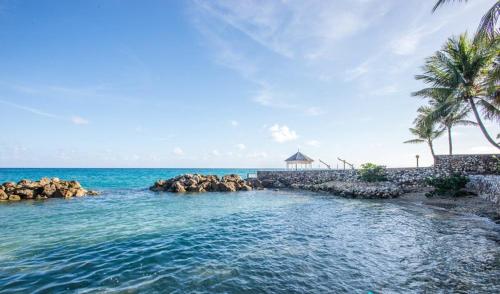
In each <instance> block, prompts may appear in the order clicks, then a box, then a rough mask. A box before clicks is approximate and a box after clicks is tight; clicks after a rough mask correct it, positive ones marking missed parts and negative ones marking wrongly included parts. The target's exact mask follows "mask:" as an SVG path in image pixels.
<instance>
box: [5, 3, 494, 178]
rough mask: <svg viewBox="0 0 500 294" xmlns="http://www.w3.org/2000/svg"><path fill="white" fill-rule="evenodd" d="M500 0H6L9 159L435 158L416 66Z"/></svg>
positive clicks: (475, 145) (471, 146)
mask: <svg viewBox="0 0 500 294" xmlns="http://www.w3.org/2000/svg"><path fill="white" fill-rule="evenodd" d="M495 1H496V0H475V1H469V2H468V3H467V4H463V3H456V4H450V5H448V6H445V7H443V8H442V9H440V10H438V11H437V12H436V13H434V14H433V13H431V9H432V6H433V4H434V1H433V0H427V1H423V0H405V1H401V0H335V1H334V0H332V1H325V0H318V1H302V0H296V1H293V0H281V1H246V0H243V1H229V0H228V1H202V0H192V1H190V0H186V1H160V0H158V1H155V0H148V1H123V0H106V1H103V0H100V1H97V0H85V1H83V0H81V1H55V0H48V1H17V0H0V64H1V66H0V133H1V134H2V135H1V136H0V167H253V168H259V167H284V159H286V158H287V157H288V156H290V155H292V154H293V153H295V152H296V151H297V150H298V149H300V151H301V152H303V153H305V154H307V155H308V156H310V157H312V158H314V159H316V163H315V164H314V166H315V167H317V166H318V161H317V160H318V159H321V160H323V161H325V162H327V163H330V164H331V165H333V166H334V167H335V166H336V165H337V163H338V161H337V157H340V158H343V159H346V160H347V161H349V162H352V163H354V164H355V165H358V166H359V164H362V163H364V162H374V163H377V164H382V165H386V166H388V167H405V166H414V165H415V155H417V154H419V155H420V160H421V164H422V165H429V164H431V162H432V159H431V156H430V153H429V150H428V148H427V146H426V145H410V144H403V141H405V140H408V139H411V138H412V136H411V135H410V133H409V131H408V128H409V127H411V125H412V121H413V119H414V117H415V111H416V109H417V108H418V106H420V105H422V104H424V103H425V101H423V100H422V99H420V98H415V97H412V96H411V92H413V91H416V90H418V89H420V88H423V87H424V85H423V84H422V83H421V82H419V81H415V79H414V76H415V75H416V74H418V73H420V72H421V70H420V67H421V66H422V64H423V62H424V59H425V57H427V56H429V55H431V54H433V53H434V52H435V51H436V50H438V49H439V48H440V47H441V46H442V44H443V43H444V42H445V41H446V39H447V38H448V37H450V36H453V35H458V34H460V33H462V32H465V31H468V32H469V33H471V34H472V33H473V32H474V31H475V29H476V28H477V25H478V23H479V21H480V18H481V16H482V14H483V13H484V12H485V11H486V10H487V9H488V8H489V7H491V5H492V4H493V3H494V2H495ZM487 127H488V129H489V130H490V132H491V133H492V134H494V135H496V134H497V133H499V132H500V126H498V124H497V123H493V122H489V123H487ZM453 138H454V142H455V144H454V150H455V152H456V153H495V152H496V150H495V148H494V147H491V146H490V145H489V143H488V142H487V141H486V139H485V138H484V137H483V136H482V134H481V132H480V130H479V129H478V128H476V127H457V128H455V129H454V131H453ZM435 145H436V152H437V153H438V154H445V153H446V152H447V148H448V146H447V138H446V137H442V138H440V139H438V140H437V141H436V143H435Z"/></svg>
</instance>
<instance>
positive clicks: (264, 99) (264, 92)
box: [252, 88, 297, 108]
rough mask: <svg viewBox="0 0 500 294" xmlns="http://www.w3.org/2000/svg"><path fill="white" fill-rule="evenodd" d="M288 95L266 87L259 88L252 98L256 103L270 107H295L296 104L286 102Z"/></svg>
mask: <svg viewBox="0 0 500 294" xmlns="http://www.w3.org/2000/svg"><path fill="white" fill-rule="evenodd" d="M289 96H290V95H284V94H277V93H274V92H272V91H270V90H269V89H267V88H263V89H261V90H260V91H259V92H258V93H257V95H255V96H254V97H253V98H252V100H253V101H254V102H256V103H257V104H260V105H262V106H266V107H272V108H296V107H297V106H296V105H294V104H291V103H289V102H287V100H289V98H290V97H289Z"/></svg>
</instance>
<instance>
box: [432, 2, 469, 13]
mask: <svg viewBox="0 0 500 294" xmlns="http://www.w3.org/2000/svg"><path fill="white" fill-rule="evenodd" d="M462 1H464V2H467V0H438V1H437V2H436V4H435V5H434V7H433V8H432V12H434V11H436V10H437V9H438V8H439V7H441V6H443V5H445V4H446V3H448V2H462Z"/></svg>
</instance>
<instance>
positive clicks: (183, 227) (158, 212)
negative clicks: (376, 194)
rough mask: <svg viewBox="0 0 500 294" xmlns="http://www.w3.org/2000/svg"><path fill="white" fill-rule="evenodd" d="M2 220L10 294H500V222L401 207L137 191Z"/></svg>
mask: <svg viewBox="0 0 500 294" xmlns="http://www.w3.org/2000/svg"><path fill="white" fill-rule="evenodd" d="M0 211H1V214H0V223H2V224H3V225H2V226H1V227H0V292H2V293H19V292H29V293H53V292H62V291H70V292H72V291H74V292H78V293H101V292H132V293H135V292H147V293H164V292H172V293H187V292H192V293H205V292H217V293H220V292H226V293H256V292H263V293H305V292H307V293H309V292H314V293H339V292H349V293H352V292H356V293H357V292H365V293H366V292H367V291H373V292H383V293H391V292H393V293H398V292H448V291H449V292H458V293H467V292H485V293H486V292H491V293H498V292H500V286H499V285H500V280H499V279H500V278H499V277H500V249H499V246H498V240H500V230H499V228H498V225H497V224H494V223H492V222H489V221H488V220H486V219H482V218H474V217H468V216H460V215H452V214H448V213H446V212H443V211H437V210H431V209H428V208H423V207H415V206H405V205H404V204H401V203H399V204H396V203H391V202H377V201H362V200H346V199H339V198H335V197H324V196H321V195H317V194H312V193H292V192H275V191H262V192H248V193H230V194H217V193H215V194H210V195H209V194H207V195H203V196H201V195H185V196H177V195H171V194H153V193H150V192H148V191H145V190H142V189H141V190H139V189H131V190H121V191H116V190H109V191H107V192H106V193H105V195H103V196H101V197H97V198H87V199H73V200H70V201H66V200H58V199H56V200H50V201H46V202H42V203H36V204H28V203H17V204H14V205H4V206H2V207H0Z"/></svg>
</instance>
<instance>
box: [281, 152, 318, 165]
mask: <svg viewBox="0 0 500 294" xmlns="http://www.w3.org/2000/svg"><path fill="white" fill-rule="evenodd" d="M285 161H286V163H312V162H314V160H313V159H312V158H310V157H309V156H307V155H305V154H302V153H301V152H300V151H297V153H295V154H294V155H292V156H290V157H289V158H287V159H286V160H285Z"/></svg>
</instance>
